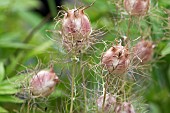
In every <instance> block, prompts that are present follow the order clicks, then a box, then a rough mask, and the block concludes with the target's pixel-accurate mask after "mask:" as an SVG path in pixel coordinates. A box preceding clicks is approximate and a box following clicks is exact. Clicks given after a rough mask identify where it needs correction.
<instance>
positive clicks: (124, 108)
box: [114, 102, 135, 113]
mask: <svg viewBox="0 0 170 113" xmlns="http://www.w3.org/2000/svg"><path fill="white" fill-rule="evenodd" d="M114 113H135V110H134V108H133V106H132V104H131V103H129V102H123V103H121V104H117V106H116V108H115V110H114Z"/></svg>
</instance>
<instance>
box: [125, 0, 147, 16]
mask: <svg viewBox="0 0 170 113" xmlns="http://www.w3.org/2000/svg"><path fill="white" fill-rule="evenodd" d="M149 5H150V0H124V7H125V9H126V11H127V12H128V13H129V14H130V15H132V16H142V15H145V14H146V13H147V11H148V9H149Z"/></svg>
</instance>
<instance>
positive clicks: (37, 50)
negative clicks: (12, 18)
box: [27, 41, 53, 57]
mask: <svg viewBox="0 0 170 113" xmlns="http://www.w3.org/2000/svg"><path fill="white" fill-rule="evenodd" d="M52 45H53V42H52V41H47V42H45V43H43V44H41V45H40V46H37V47H36V48H34V49H33V50H32V51H30V52H29V54H28V55H27V57H31V56H34V55H38V54H41V53H44V52H45V50H47V49H48V48H49V47H51V46H52Z"/></svg>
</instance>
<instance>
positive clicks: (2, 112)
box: [0, 106, 8, 113]
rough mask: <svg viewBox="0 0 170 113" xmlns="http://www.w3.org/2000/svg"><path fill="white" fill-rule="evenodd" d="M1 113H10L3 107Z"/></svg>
mask: <svg viewBox="0 0 170 113" xmlns="http://www.w3.org/2000/svg"><path fill="white" fill-rule="evenodd" d="M0 112H1V113H8V111H7V110H6V109H4V108H3V107H1V106H0Z"/></svg>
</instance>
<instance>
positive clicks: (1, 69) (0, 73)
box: [0, 62, 5, 81]
mask: <svg viewBox="0 0 170 113" xmlns="http://www.w3.org/2000/svg"><path fill="white" fill-rule="evenodd" d="M4 76H5V69H4V64H3V62H0V81H2V80H3V79H4Z"/></svg>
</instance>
